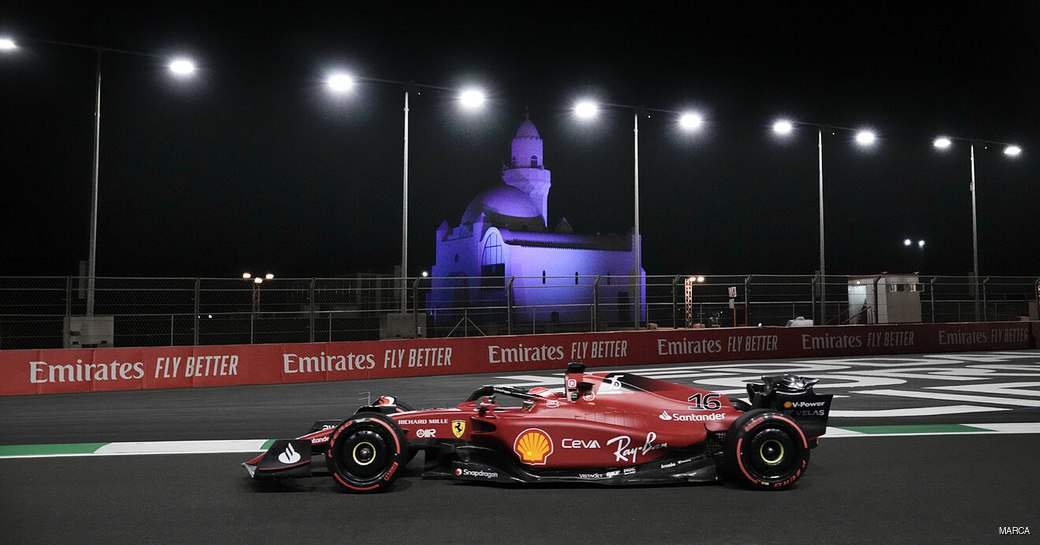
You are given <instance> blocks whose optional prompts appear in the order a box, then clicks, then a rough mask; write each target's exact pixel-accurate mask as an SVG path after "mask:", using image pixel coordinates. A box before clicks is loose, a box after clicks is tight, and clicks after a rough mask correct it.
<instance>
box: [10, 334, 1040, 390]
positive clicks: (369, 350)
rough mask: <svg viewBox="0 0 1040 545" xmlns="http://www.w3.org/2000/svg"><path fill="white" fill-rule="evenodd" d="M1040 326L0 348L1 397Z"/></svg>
mask: <svg viewBox="0 0 1040 545" xmlns="http://www.w3.org/2000/svg"><path fill="white" fill-rule="evenodd" d="M1038 338H1040V322H1036V321H1020V322H987V323H952V324H897V325H854V326H834V327H821V326H817V327H793V328H786V327H744V328H711V329H675V330H648V331H626V332H610V333H573V334H571V333H561V334H553V335H526V336H497V337H470V338H443V339H416V340H385V341H356V342H327V343H295V344H261V345H225V346H171V347H146V348H94V349H81V350H75V349H74V350H64V349H54V350H7V351H0V395H28V394H51V393H63V392H90V391H106V390H138V389H153V388H195V387H205V386H233V385H244V384H279V383H292V382H315V381H334V380H357V379H372V378H391V377H410V376H430V375H447V374H468V373H488V372H516V371H524V370H544V369H562V368H564V367H565V366H566V364H567V362H570V361H581V362H584V363H585V364H586V365H588V366H589V367H591V368H595V367H600V366H618V365H642V364H667V363H689V362H698V361H719V360H742V359H768V358H800V357H833V356H865V355H881V354H913V353H931V352H955V351H956V352H963V351H972V350H1015V349H1025V348H1036V347H1037V346H1038V344H1037V339H1038Z"/></svg>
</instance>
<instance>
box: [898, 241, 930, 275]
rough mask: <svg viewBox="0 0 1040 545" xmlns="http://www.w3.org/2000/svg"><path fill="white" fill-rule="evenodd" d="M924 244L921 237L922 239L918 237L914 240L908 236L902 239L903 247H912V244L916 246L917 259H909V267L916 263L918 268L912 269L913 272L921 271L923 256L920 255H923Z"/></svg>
mask: <svg viewBox="0 0 1040 545" xmlns="http://www.w3.org/2000/svg"><path fill="white" fill-rule="evenodd" d="M924 245H925V241H924V239H923V238H922V239H918V240H917V241H916V242H915V241H914V239H912V238H909V237H908V238H904V239H903V247H905V248H913V247H914V246H917V250H918V254H920V255H919V256H918V259H916V260H915V259H911V267H913V266H915V265H916V266H917V268H918V270H917V271H913V272H917V273H920V272H921V271H920V269H921V266H922V265H923V264H924V263H923V261H924V259H923V257H921V256H923V255H924Z"/></svg>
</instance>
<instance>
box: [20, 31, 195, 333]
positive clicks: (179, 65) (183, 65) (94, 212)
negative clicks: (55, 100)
mask: <svg viewBox="0 0 1040 545" xmlns="http://www.w3.org/2000/svg"><path fill="white" fill-rule="evenodd" d="M27 41H29V42H35V43H42V44H48V45H57V46H63V47H71V48H76V49H85V50H89V51H93V52H94V59H95V60H94V64H95V78H94V153H93V166H92V168H91V184H90V249H89V253H88V255H87V308H86V315H87V316H93V315H94V285H95V279H96V273H97V224H98V171H99V169H100V163H101V160H100V155H101V57H102V54H103V53H120V54H123V55H133V56H137V57H150V58H158V59H162V58H165V57H163V56H161V55H155V54H152V53H142V52H140V51H129V50H126V49H115V48H110V47H102V46H98V45H83V44H77V43H72V42H62V41H55V40H40V39H29V40H27ZM18 49H20V47H19V46H18V44H17V43H16V42H15V41H14V39H12V38H7V37H3V38H0V51H2V52H12V51H17V50H18ZM167 67H168V68H169V70H170V72H171V73H173V75H174V76H176V77H188V76H191V75H193V74H194V73H195V63H194V62H192V61H191V59H188V58H187V57H174V58H171V59H168V64H167Z"/></svg>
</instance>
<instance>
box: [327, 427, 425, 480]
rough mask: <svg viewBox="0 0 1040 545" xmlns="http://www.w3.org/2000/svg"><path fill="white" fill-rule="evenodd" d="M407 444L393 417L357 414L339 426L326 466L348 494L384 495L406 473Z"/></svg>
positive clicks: (334, 434) (332, 441) (329, 450)
mask: <svg viewBox="0 0 1040 545" xmlns="http://www.w3.org/2000/svg"><path fill="white" fill-rule="evenodd" d="M407 460H408V443H407V441H406V440H405V437H404V433H402V432H401V429H400V428H399V427H397V424H395V423H394V421H393V420H391V419H390V418H388V417H386V416H383V415H382V414H379V413H360V414H356V415H354V416H352V417H350V418H348V419H346V420H345V421H343V423H342V424H340V425H339V426H338V427H337V428H336V431H335V432H334V433H333V435H332V440H331V441H330V442H329V448H328V450H327V451H326V452H325V463H326V465H327V466H328V468H329V473H330V474H331V475H332V477H333V479H334V480H335V481H336V483H337V484H339V485H340V487H342V488H343V489H344V490H347V491H349V492H381V491H383V490H385V489H386V488H387V487H389V486H390V485H391V484H393V482H394V481H395V480H397V477H398V475H399V474H400V473H401V472H402V471H403V470H404V466H405V465H406V464H407Z"/></svg>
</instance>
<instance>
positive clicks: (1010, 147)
mask: <svg viewBox="0 0 1040 545" xmlns="http://www.w3.org/2000/svg"><path fill="white" fill-rule="evenodd" d="M955 141H962V142H967V143H968V161H969V163H970V165H971V185H970V186H969V188H970V190H971V256H972V269H971V272H972V279H971V291H972V294H973V295H974V299H975V321H978V320H979V316H981V313H980V304H979V221H978V209H977V208H976V204H975V143H976V142H978V143H980V144H982V145H983V147H988V146H989V145H996V146H1003V147H1004V155H1005V156H1007V157H1010V158H1015V157H1018V156H1019V155H1021V153H1022V148H1020V147H1018V146H1016V145H1015V144H1008V143H1005V142H993V141H989V140H978V139H971V138H960V137H955V136H940V137H938V138H936V139H935V141H934V142H932V145H933V146H935V148H936V149H939V150H941V151H943V150H947V149H949V148H950V147H952V146H953V143H954V142H955Z"/></svg>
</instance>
